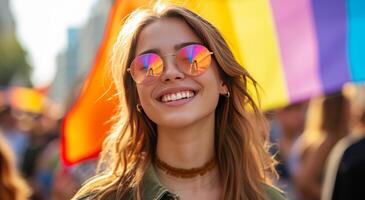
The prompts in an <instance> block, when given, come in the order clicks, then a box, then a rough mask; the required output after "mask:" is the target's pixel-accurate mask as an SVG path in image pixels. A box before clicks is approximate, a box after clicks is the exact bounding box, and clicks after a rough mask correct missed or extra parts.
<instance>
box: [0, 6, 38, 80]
mask: <svg viewBox="0 0 365 200" xmlns="http://www.w3.org/2000/svg"><path fill="white" fill-rule="evenodd" d="M30 72H31V67H30V65H29V64H28V63H27V61H26V52H25V51H24V49H23V47H22V46H21V45H20V43H19V41H18V39H17V38H16V35H15V23H14V19H13V16H12V14H11V11H10V7H9V0H0V86H8V85H10V84H11V83H15V84H17V85H22V86H31V82H30Z"/></svg>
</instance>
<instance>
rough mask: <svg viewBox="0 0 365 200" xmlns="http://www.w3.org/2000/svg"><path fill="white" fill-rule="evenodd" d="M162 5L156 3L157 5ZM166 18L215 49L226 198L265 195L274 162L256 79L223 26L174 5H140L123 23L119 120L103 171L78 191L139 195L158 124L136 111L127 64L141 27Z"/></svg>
mask: <svg viewBox="0 0 365 200" xmlns="http://www.w3.org/2000/svg"><path fill="white" fill-rule="evenodd" d="M157 8H158V9H157ZM163 18H177V19H180V20H183V21H184V22H185V23H186V24H187V25H188V26H189V27H190V28H191V29H192V30H193V31H194V32H195V34H196V35H197V36H198V37H199V38H200V39H201V41H202V42H203V44H204V45H205V46H206V47H208V49H209V50H210V51H212V52H214V59H215V60H216V62H217V64H218V68H219V69H218V70H219V73H220V76H221V78H222V80H223V81H224V83H225V84H226V85H227V87H228V89H229V91H230V94H231V96H230V98H225V97H223V96H222V97H220V99H219V102H218V105H217V108H216V111H215V118H216V120H215V133H214V134H215V144H214V145H215V154H216V159H217V165H218V170H219V173H220V177H221V180H222V187H223V188H222V194H221V198H222V199H234V200H239V199H251V200H263V199H266V193H265V191H264V188H263V185H262V184H263V183H264V184H265V183H266V184H271V181H270V180H271V178H272V177H273V176H272V175H273V174H276V173H275V170H274V162H273V160H272V158H271V156H270V155H269V154H268V151H267V148H266V145H265V144H266V139H267V136H266V134H267V130H268V127H267V123H266V120H265V118H264V117H263V115H262V113H261V112H260V111H259V109H258V107H257V106H256V104H255V102H254V99H253V98H252V96H251V95H250V93H249V91H248V89H247V87H248V85H249V84H252V85H254V88H255V89H256V88H257V87H256V85H257V83H256V81H255V80H254V79H253V78H252V77H251V76H250V75H249V74H248V72H247V71H246V70H245V69H244V68H243V67H242V66H241V65H240V64H239V63H238V62H237V61H236V59H235V58H234V56H233V54H232V52H231V50H230V48H229V46H228V44H227V43H226V41H225V40H224V39H223V37H222V35H221V34H220V32H219V31H218V30H217V29H216V28H215V27H214V26H213V25H212V24H210V23H209V22H208V21H206V20H205V19H203V18H201V17H200V16H198V15H197V14H195V13H193V12H192V11H190V10H188V9H186V8H183V7H179V6H175V5H164V6H161V5H158V6H155V7H153V8H140V9H137V10H136V11H134V12H133V13H131V14H130V16H129V17H128V18H127V20H126V22H125V24H124V26H123V27H122V29H121V31H120V33H119V36H118V39H117V42H116V43H115V46H114V49H113V54H112V61H111V64H112V73H113V80H114V84H115V86H116V88H117V91H118V94H117V95H118V97H119V100H120V108H119V115H117V116H116V117H117V120H116V121H117V122H116V124H115V126H114V128H113V130H112V131H111V133H110V135H109V136H108V137H107V138H106V140H105V141H104V145H103V151H102V154H101V158H100V161H99V166H101V167H100V168H101V169H102V170H99V174H98V175H96V176H95V177H94V178H92V180H91V181H89V182H88V183H87V184H86V185H85V186H84V187H83V188H82V189H81V190H80V191H79V193H78V194H77V196H79V195H82V194H85V193H88V192H90V191H98V192H97V194H98V195H97V196H98V198H99V199H104V198H105V197H106V196H107V195H108V194H110V193H111V192H115V191H117V194H118V195H120V196H122V197H123V196H124V195H130V194H131V193H132V194H133V195H134V198H135V199H141V191H142V185H141V180H142V177H143V175H144V173H145V172H146V169H147V167H148V166H149V165H150V164H151V163H152V161H153V160H154V158H155V155H156V144H157V141H156V140H157V136H156V134H157V128H156V124H155V123H154V122H153V121H151V120H150V119H149V118H148V117H147V116H146V114H145V113H143V112H142V113H139V112H137V108H136V104H137V103H138V102H137V100H138V94H137V90H136V85H135V82H134V81H133V79H132V77H131V76H130V74H129V73H128V72H127V68H128V67H129V66H130V64H131V62H132V60H133V58H134V57H135V49H136V44H137V38H138V36H139V33H140V32H141V30H142V29H143V28H144V27H146V26H148V25H149V24H151V23H153V22H154V21H157V20H160V19H163Z"/></svg>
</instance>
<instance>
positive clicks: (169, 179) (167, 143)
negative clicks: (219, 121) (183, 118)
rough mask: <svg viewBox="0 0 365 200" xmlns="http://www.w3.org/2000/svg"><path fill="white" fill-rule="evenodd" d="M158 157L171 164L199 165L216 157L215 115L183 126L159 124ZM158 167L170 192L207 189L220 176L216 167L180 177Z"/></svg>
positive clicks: (172, 165)
mask: <svg viewBox="0 0 365 200" xmlns="http://www.w3.org/2000/svg"><path fill="white" fill-rule="evenodd" d="M157 157H158V158H159V159H160V160H162V161H163V162H165V163H166V164H168V165H169V166H171V167H174V168H180V169H192V168H200V167H202V166H204V165H205V164H207V163H208V162H209V161H211V160H212V159H213V158H214V157H215V150H214V115H213V116H208V117H207V118H206V119H204V120H200V121H199V123H195V124H190V125H189V126H186V127H179V128H170V127H158V138H157ZM156 169H157V174H158V176H159V178H160V180H161V182H162V183H163V184H164V185H165V186H166V187H167V188H168V189H170V190H172V191H173V192H179V191H182V190H190V191H199V190H202V189H205V190H209V189H208V188H212V187H215V186H216V183H217V181H218V179H219V173H218V167H216V166H215V167H214V168H213V169H211V170H209V171H208V172H206V173H205V174H204V175H198V176H195V177H191V178H179V177H174V176H172V175H169V174H167V173H165V171H163V170H161V169H159V168H158V167H156Z"/></svg>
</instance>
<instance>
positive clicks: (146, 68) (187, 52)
mask: <svg viewBox="0 0 365 200" xmlns="http://www.w3.org/2000/svg"><path fill="white" fill-rule="evenodd" d="M212 54H213V52H210V51H209V50H208V49H207V48H206V47H205V46H203V45H201V44H191V45H187V46H185V47H182V48H181V49H179V50H178V51H177V52H176V53H175V54H172V56H175V60H176V64H177V66H178V68H179V70H180V71H182V72H183V73H184V74H186V75H189V76H199V75H201V74H203V73H204V72H205V71H206V70H207V69H208V67H209V66H210V63H211V59H212V58H211V55H212ZM170 55H171V54H170ZM165 56H167V55H165ZM165 56H163V57H165ZM127 70H128V71H129V72H130V73H131V75H132V78H133V80H134V81H135V82H136V83H138V84H150V83H152V82H154V81H155V80H157V79H158V78H159V77H160V76H161V75H162V73H163V71H164V64H163V59H162V56H159V55H158V54H156V53H146V54H142V55H139V56H137V57H135V58H134V60H133V61H132V64H131V66H130V68H128V69H127Z"/></svg>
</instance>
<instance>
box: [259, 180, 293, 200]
mask: <svg viewBox="0 0 365 200" xmlns="http://www.w3.org/2000/svg"><path fill="white" fill-rule="evenodd" d="M262 185H263V187H264V190H265V191H266V194H267V197H268V200H287V199H288V198H287V197H286V196H285V194H284V192H283V191H281V190H280V189H278V188H276V187H274V186H271V185H268V184H266V183H263V184H262Z"/></svg>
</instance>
